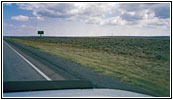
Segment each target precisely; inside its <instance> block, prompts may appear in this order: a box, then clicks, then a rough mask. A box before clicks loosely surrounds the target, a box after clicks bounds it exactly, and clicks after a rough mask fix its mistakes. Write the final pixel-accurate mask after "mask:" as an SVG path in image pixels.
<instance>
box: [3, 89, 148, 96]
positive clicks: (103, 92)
mask: <svg viewBox="0 0 173 100" xmlns="http://www.w3.org/2000/svg"><path fill="white" fill-rule="evenodd" d="M3 96H4V97H151V96H149V95H145V94H140V93H135V92H130V91H125V90H117V89H66V90H45V91H44V90H43V91H27V92H9V93H3Z"/></svg>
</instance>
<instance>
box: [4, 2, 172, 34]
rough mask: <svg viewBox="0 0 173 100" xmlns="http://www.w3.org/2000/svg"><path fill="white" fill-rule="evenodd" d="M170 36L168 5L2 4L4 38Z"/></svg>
mask: <svg viewBox="0 0 173 100" xmlns="http://www.w3.org/2000/svg"><path fill="white" fill-rule="evenodd" d="M40 30H42V31H44V33H45V34H44V36H170V4H169V3H120V2H108V3H106V2H104V3H94V2H92V3H89V2H87V3H85V2H73V3H3V35H4V36H38V34H37V31H40Z"/></svg>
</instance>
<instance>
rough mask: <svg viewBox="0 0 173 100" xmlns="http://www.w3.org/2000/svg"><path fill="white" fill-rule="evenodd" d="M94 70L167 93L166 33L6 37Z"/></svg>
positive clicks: (167, 42) (168, 55)
mask: <svg viewBox="0 0 173 100" xmlns="http://www.w3.org/2000/svg"><path fill="white" fill-rule="evenodd" d="M6 39H8V40H12V41H15V42H18V43H21V44H24V45H27V46H31V47H33V48H37V49H39V50H42V51H44V52H47V53H50V54H53V55H56V56H59V57H62V58H64V59H66V60H70V61H72V62H74V63H78V64H81V65H83V66H84V67H88V68H90V69H92V70H94V71H95V72H98V73H100V74H104V75H107V76H110V77H114V78H118V79H119V80H121V81H124V82H127V83H130V84H132V85H135V86H138V87H141V88H143V89H146V90H148V91H151V92H154V93H157V94H160V96H169V93H170V39H169V37H85V38H84V37H81V38H79V37H42V38H40V37H7V38H6Z"/></svg>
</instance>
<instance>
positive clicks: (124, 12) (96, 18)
mask: <svg viewBox="0 0 173 100" xmlns="http://www.w3.org/2000/svg"><path fill="white" fill-rule="evenodd" d="M17 5H19V7H20V8H21V9H24V10H32V11H33V15H34V16H35V17H36V18H37V19H38V20H44V19H45V18H63V19H66V20H73V21H74V20H76V21H83V22H86V23H90V24H98V25H133V24H141V23H140V22H141V21H143V22H147V21H148V20H155V19H162V20H165V18H169V6H170V5H169V4H168V3H167V4H163V3H162V4H160V3H24V4H22V3H20V4H17ZM162 9H165V12H164V11H163V10H162ZM144 20H145V21H144ZM162 22H163V24H165V23H164V21H162ZM155 23H156V22H155ZM158 23H159V24H160V23H161V22H158ZM145 24H147V23H145ZM156 25H157V24H156ZM139 26H140V25H139Z"/></svg>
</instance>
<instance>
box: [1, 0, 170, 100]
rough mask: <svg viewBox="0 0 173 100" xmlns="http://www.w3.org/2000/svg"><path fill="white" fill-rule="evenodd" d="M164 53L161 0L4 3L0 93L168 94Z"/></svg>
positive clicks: (166, 35)
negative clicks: (153, 0)
mask: <svg viewBox="0 0 173 100" xmlns="http://www.w3.org/2000/svg"><path fill="white" fill-rule="evenodd" d="M170 57H171V56H170V3H168V2H167V3H157V2H156V3H147V2H146V3H135V2H134V3H121V2H101V3H96V2H90V3H87V2H73V3H72V2H71V3H70V2H66V3H63V2H61V3H58V2H54V3H51V2H50V3H42V2H39V3H29V2H28V3H15V2H14V3H8V2H4V3H3V86H4V88H3V90H4V92H9V91H11V92H21V91H31V90H34V91H37V90H47V89H55V90H56V89H58V90H62V89H67V90H68V89H114V90H125V91H131V92H135V93H141V94H147V95H151V96H161V97H169V96H170ZM61 82H62V83H61ZM39 84H42V85H40V87H42V88H39ZM55 84H56V85H55ZM67 84H68V85H67ZM57 86H59V88H58V87H57ZM35 87H37V88H35ZM79 96H80V95H79Z"/></svg>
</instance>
